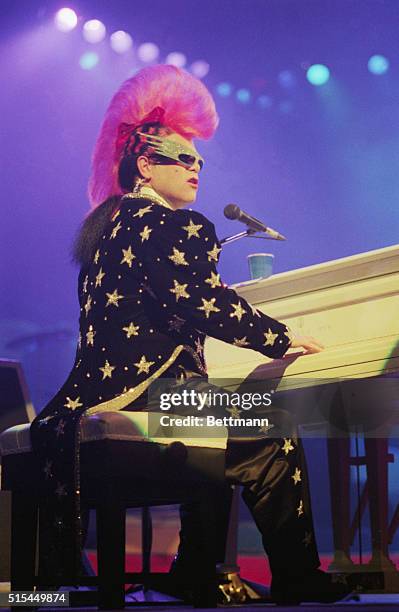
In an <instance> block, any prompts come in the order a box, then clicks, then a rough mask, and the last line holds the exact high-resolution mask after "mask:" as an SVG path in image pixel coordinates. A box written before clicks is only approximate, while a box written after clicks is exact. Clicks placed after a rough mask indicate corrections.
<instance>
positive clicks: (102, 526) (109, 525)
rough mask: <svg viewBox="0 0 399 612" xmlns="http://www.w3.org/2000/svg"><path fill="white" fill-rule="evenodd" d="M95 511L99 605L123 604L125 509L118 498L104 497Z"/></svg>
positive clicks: (116, 607) (101, 606) (107, 606)
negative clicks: (108, 498) (106, 498)
mask: <svg viewBox="0 0 399 612" xmlns="http://www.w3.org/2000/svg"><path fill="white" fill-rule="evenodd" d="M96 515H97V516H96V519H97V556H98V592H99V607H100V608H101V609H103V610H104V609H107V610H108V609H118V608H124V607H125V519H126V509H125V508H124V507H123V506H122V504H121V503H118V500H115V499H114V500H105V501H103V502H102V503H101V505H99V506H98V507H97V512H96Z"/></svg>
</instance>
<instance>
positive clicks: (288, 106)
mask: <svg viewBox="0 0 399 612" xmlns="http://www.w3.org/2000/svg"><path fill="white" fill-rule="evenodd" d="M279 109H280V111H281V112H282V113H285V114H288V113H291V112H292V111H293V110H294V104H293V102H292V101H291V100H283V101H282V102H280V104H279Z"/></svg>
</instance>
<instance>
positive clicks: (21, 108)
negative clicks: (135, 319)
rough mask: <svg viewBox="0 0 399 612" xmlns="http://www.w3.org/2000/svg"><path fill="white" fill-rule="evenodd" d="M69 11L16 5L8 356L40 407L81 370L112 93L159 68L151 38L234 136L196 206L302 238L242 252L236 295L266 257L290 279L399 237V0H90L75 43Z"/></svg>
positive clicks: (5, 202) (231, 267) (216, 153)
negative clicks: (83, 245)
mask: <svg viewBox="0 0 399 612" xmlns="http://www.w3.org/2000/svg"><path fill="white" fill-rule="evenodd" d="M62 6H63V5H62V4H61V3H60V2H53V1H47V0H42V1H39V0H37V1H36V0H17V1H15V0H12V1H11V0H2V2H1V7H0V11H1V25H0V27H1V38H0V45H1V48H0V53H1V72H2V79H1V82H2V95H1V99H0V121H1V158H2V159H1V173H2V175H1V185H2V214H1V218H2V223H1V236H0V239H1V241H0V245H1V300H0V353H1V356H4V357H8V358H17V359H21V360H22V362H23V364H24V367H25V370H26V372H27V375H28V379H29V383H30V386H31V391H32V395H33V398H34V401H35V404H36V407H37V408H41V407H42V405H43V404H44V403H45V401H46V400H47V399H48V398H49V397H51V395H52V394H53V393H54V392H55V391H56V390H57V388H58V385H59V384H60V383H61V382H62V380H63V378H64V377H65V375H66V373H67V372H68V370H69V368H70V366H71V365H72V360H73V355H74V347H75V342H76V337H77V326H76V320H77V317H78V302H77V295H76V280H77V270H76V269H75V268H74V266H73V265H72V264H71V262H70V247H71V243H72V240H73V237H74V234H75V232H76V229H77V227H78V225H79V223H80V221H81V220H82V218H83V217H84V215H85V214H86V212H87V211H88V202H87V197H86V185H87V179H88V174H89V165H90V155H91V150H92V147H93V145H94V142H95V138H96V135H97V132H98V130H99V127H100V123H101V120H102V117H103V114H104V111H105V109H106V106H107V104H108V102H109V100H110V98H111V96H112V94H113V93H114V92H115V90H116V89H117V88H118V86H119V85H120V83H121V82H122V81H123V80H124V79H125V78H128V77H129V76H131V75H132V74H134V72H135V71H136V70H137V69H139V68H140V67H142V66H143V65H145V62H143V61H141V60H140V59H139V54H138V51H139V49H140V45H142V44H143V43H147V42H152V43H154V44H156V45H157V46H158V48H159V56H158V59H157V61H159V62H164V61H165V60H166V57H167V56H168V54H169V53H171V52H180V53H183V54H184V55H185V56H186V60H187V61H186V67H187V68H188V69H190V67H191V66H192V64H193V63H195V62H197V61H198V60H202V61H204V62H206V63H208V64H209V72H208V73H207V74H206V75H205V76H204V82H205V84H206V85H207V86H208V87H209V88H210V90H211V91H212V93H213V94H214V96H215V100H216V104H217V108H218V112H219V115H220V127H219V129H218V131H217V133H216V136H215V137H214V139H213V140H212V141H210V142H205V143H202V142H199V143H198V148H199V150H200V152H201V153H202V154H203V155H204V157H205V158H206V164H205V168H204V170H203V173H202V176H201V185H200V190H199V197H198V201H197V203H196V204H195V207H198V209H199V210H200V211H201V212H203V213H205V215H207V216H208V217H209V218H210V219H211V220H212V221H213V222H214V223H215V225H216V228H217V231H218V234H219V237H220V238H222V237H224V236H226V235H229V234H232V233H235V232H238V231H241V229H243V226H241V225H239V224H237V223H232V222H231V221H228V220H226V219H225V218H224V217H223V208H224V206H225V205H226V204H228V203H231V202H234V203H236V204H238V205H239V206H240V207H241V208H243V209H244V210H246V211H248V212H249V213H250V214H252V215H253V216H255V217H258V218H260V219H262V220H264V221H265V222H266V224H268V225H270V226H271V227H273V228H275V229H277V230H279V231H280V232H281V233H283V234H284V235H285V236H287V238H288V240H287V242H274V241H260V240H254V239H253V240H249V239H248V240H246V241H240V242H237V243H234V244H232V245H229V246H226V247H225V249H224V252H223V253H222V257H221V266H220V268H221V272H222V277H224V280H225V281H226V282H228V283H232V282H237V281H241V280H246V279H247V278H248V270H247V262H246V256H247V254H248V253H250V252H258V251H266V252H272V253H274V255H275V269H274V271H275V272H281V271H285V270H290V269H294V268H298V267H303V266H307V265H311V264H315V263H318V262H323V261H327V260H331V259H335V258H339V257H345V256H348V255H352V254H355V253H360V252H364V251H368V250H371V249H376V248H381V247H385V246H388V245H392V244H395V243H397V242H398V235H399V207H398V199H399V36H398V31H399V2H398V1H397V0H202V1H201V2H198V1H197V0H151V1H150V2H136V1H133V0H131V1H129V0H113V1H105V0H103V1H100V0H97V1H96V0H76V1H74V3H73V4H71V5H70V6H71V8H73V9H74V10H75V11H76V12H77V14H78V16H79V23H78V26H77V27H76V28H75V29H74V30H73V31H71V32H68V33H66V32H61V31H59V30H57V29H56V27H55V25H54V21H53V18H54V14H55V12H56V11H57V10H58V9H60V8H61V7H62ZM64 6H68V4H65V5H64ZM93 18H96V19H100V20H101V21H102V22H103V23H104V24H105V26H106V28H107V36H106V37H105V39H104V40H103V41H102V42H100V43H98V44H91V43H89V42H87V41H85V40H84V39H83V37H82V24H83V22H84V21H85V20H87V19H93ZM116 30H125V31H126V32H128V33H129V34H130V35H131V37H132V39H133V46H132V48H131V49H130V50H129V51H128V52H126V53H125V54H118V53H115V51H113V50H112V49H111V48H110V44H109V34H110V33H112V32H114V31H116ZM141 51H142V49H141ZM372 56H382V59H381V57H380V59H379V60H378V58H377V60H375V62H374V65H372V64H369V60H370V58H371V57H372ZM384 58H385V63H384ZM315 64H322V65H325V66H326V67H328V69H329V71H330V78H329V79H328V80H327V82H325V83H324V84H323V85H314V84H311V83H310V82H309V80H308V79H307V74H308V73H307V70H308V69H309V67H310V66H312V65H315ZM82 66H83V68H82ZM195 66H196V67H197V68H198V64H195ZM373 66H374V67H373ZM200 67H201V66H200ZM370 67H371V68H372V69H373V70H374V73H373V72H371V71H370ZM205 71H206V70H204V72H205Z"/></svg>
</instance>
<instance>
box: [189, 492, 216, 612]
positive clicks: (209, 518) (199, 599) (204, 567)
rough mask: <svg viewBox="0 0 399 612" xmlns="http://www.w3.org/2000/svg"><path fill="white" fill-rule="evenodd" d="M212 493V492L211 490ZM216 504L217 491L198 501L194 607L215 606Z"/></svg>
mask: <svg viewBox="0 0 399 612" xmlns="http://www.w3.org/2000/svg"><path fill="white" fill-rule="evenodd" d="M212 493H213V492H212ZM216 504H217V493H214V494H209V490H208V494H207V495H204V497H203V498H202V499H201V501H200V502H199V518H200V529H201V543H202V547H201V551H199V554H200V555H201V556H200V573H199V575H198V576H195V577H193V578H194V580H195V583H194V584H193V587H194V602H193V603H194V607H195V608H216V605H217V590H216V589H217V587H216V562H217V549H216V546H215V543H216V541H217V538H216V516H217V515H216Z"/></svg>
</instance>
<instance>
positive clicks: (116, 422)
mask: <svg viewBox="0 0 399 612" xmlns="http://www.w3.org/2000/svg"><path fill="white" fill-rule="evenodd" d="M148 418H149V414H148V413H145V412H130V413H129V412H108V413H101V414H98V415H93V416H89V417H84V418H83V419H82V426H81V452H80V456H81V499H82V506H86V507H88V508H95V509H96V517H97V519H96V520H97V554H98V577H95V578H93V577H87V576H75V577H73V578H72V581H71V582H69V584H75V585H76V584H81V585H84V584H86V585H87V584H93V583H94V584H97V586H98V604H99V606H100V607H101V608H123V607H124V605H125V597H124V585H125V583H134V584H137V583H140V584H145V583H146V582H147V581H148V580H151V578H152V576H153V575H152V574H149V573H147V572H144V573H141V574H136V573H134V574H133V573H125V518H126V509H127V508H133V507H141V508H143V507H149V506H154V505H169V504H181V503H186V502H193V501H195V502H196V503H198V504H199V508H200V514H201V531H202V542H203V547H202V550H201V551H198V555H199V558H200V560H201V568H202V571H201V575H200V576H196V577H195V578H194V577H193V584H192V585H190V586H191V587H192V589H193V592H194V605H196V606H203V607H214V606H215V605H216V572H215V567H216V550H215V541H216V537H215V524H216V523H215V518H216V512H215V508H216V507H217V504H218V499H219V496H220V495H225V494H226V493H227V491H228V485H226V483H225V479H224V459H225V452H224V451H225V447H226V438H227V435H226V434H227V432H226V429H225V428H223V427H222V428H219V430H218V433H217V436H218V437H212V438H209V439H208V438H206V439H205V438H199V437H196V438H194V437H193V438H192V439H190V438H188V437H184V444H183V443H182V442H180V441H179V440H178V439H177V436H176V438H173V437H169V438H165V437H159V438H154V437H152V438H150V437H149V436H148ZM150 418H151V417H150ZM176 433H178V432H176ZM193 433H194V432H193ZM172 435H173V433H172ZM212 435H213V436H215V429H214V428H213V430H212ZM0 449H1V454H2V464H3V469H2V488H3V489H6V490H10V491H12V536H11V537H12V539H11V588H12V590H33V587H34V586H35V585H45V584H54V583H52V582H51V577H48V576H47V577H46V576H37V575H36V571H35V565H36V561H35V559H36V554H35V553H36V533H37V517H38V492H37V488H38V487H37V466H36V464H35V459H34V456H33V453H32V451H31V446H30V435H29V424H26V425H17V426H16V427H12V428H10V429H8V430H6V431H5V432H3V434H2V435H1V436H0ZM39 546H40V533H39ZM194 581H196V582H194ZM67 585H68V582H66V583H65V586H67Z"/></svg>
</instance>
